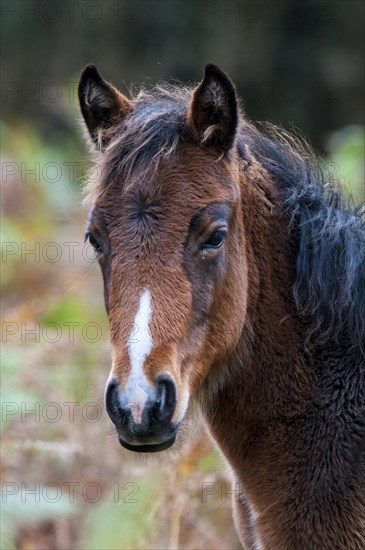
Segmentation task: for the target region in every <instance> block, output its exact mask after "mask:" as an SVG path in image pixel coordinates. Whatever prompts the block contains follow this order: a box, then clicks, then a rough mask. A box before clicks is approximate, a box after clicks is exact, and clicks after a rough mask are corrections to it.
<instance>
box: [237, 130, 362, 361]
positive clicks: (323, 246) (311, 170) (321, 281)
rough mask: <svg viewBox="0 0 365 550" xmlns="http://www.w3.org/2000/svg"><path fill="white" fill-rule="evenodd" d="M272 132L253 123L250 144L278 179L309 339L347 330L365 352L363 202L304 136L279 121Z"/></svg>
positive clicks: (296, 292) (247, 138)
mask: <svg viewBox="0 0 365 550" xmlns="http://www.w3.org/2000/svg"><path fill="white" fill-rule="evenodd" d="M268 131H269V137H266V136H264V135H262V134H261V133H259V132H258V131H257V130H256V129H255V128H252V127H251V126H250V127H249V128H248V131H247V132H245V133H243V134H242V135H241V136H240V138H239V142H238V146H239V147H240V146H241V147H242V141H243V142H244V143H245V144H246V145H247V144H248V145H249V146H250V148H251V150H252V152H253V153H254V156H255V157H256V159H257V160H258V161H259V162H260V163H261V164H262V165H263V166H264V168H265V169H266V170H267V171H268V172H269V173H270V174H271V175H272V177H273V179H274V181H275V182H276V184H277V186H278V189H279V195H280V197H281V200H282V207H283V208H285V209H286V210H287V211H289V213H290V217H291V230H292V233H293V234H294V235H295V237H296V238H297V240H298V243H299V249H298V255H297V261H296V280H295V283H294V286H293V296H294V300H295V303H296V305H297V308H298V310H299V311H300V312H301V313H302V314H304V315H305V316H306V317H307V318H308V322H309V332H308V339H309V340H312V341H316V342H318V343H319V344H324V343H326V342H329V341H330V340H332V341H333V340H334V341H338V340H340V339H341V338H346V341H350V343H351V344H352V345H353V346H359V347H360V349H361V350H362V351H363V352H365V322H364V319H365V216H364V213H365V210H364V205H357V206H356V205H355V204H352V202H351V200H348V201H346V200H345V198H344V194H343V190H342V189H341V188H340V186H339V184H338V182H336V181H333V176H331V173H330V171H329V170H328V169H327V168H326V166H325V165H323V166H322V165H321V164H320V163H319V161H318V160H317V159H316V158H315V157H314V155H313V152H312V151H311V150H310V148H309V146H308V145H307V144H306V143H305V142H303V141H302V140H300V141H299V140H298V139H296V138H294V137H293V136H290V135H288V134H286V133H285V132H284V131H282V130H278V129H277V128H272V127H269V128H268Z"/></svg>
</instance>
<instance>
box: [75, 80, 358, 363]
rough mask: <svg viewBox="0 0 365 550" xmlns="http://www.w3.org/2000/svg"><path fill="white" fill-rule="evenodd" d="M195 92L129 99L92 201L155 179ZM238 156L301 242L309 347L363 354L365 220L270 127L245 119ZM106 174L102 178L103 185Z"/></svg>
mask: <svg viewBox="0 0 365 550" xmlns="http://www.w3.org/2000/svg"><path fill="white" fill-rule="evenodd" d="M191 94H192V88H188V87H179V86H176V85H164V86H158V87H156V88H154V89H153V90H152V91H150V92H146V91H145V90H142V91H140V92H139V93H138V94H137V95H135V97H134V98H132V101H133V105H134V109H133V111H132V112H131V113H130V114H129V115H128V116H127V117H126V118H125V119H124V120H123V121H122V122H121V123H120V124H119V125H117V126H116V127H115V130H114V134H113V138H112V140H111V143H110V145H109V146H108V148H107V149H106V150H105V152H104V153H103V154H102V155H101V157H100V159H99V164H97V166H98V170H97V171H98V174H97V178H96V177H95V178H94V177H91V178H90V180H89V183H88V184H87V187H86V193H87V196H88V198H89V200H94V199H95V197H96V196H97V194H98V193H99V189H100V186H101V185H103V186H104V185H106V184H107V182H110V181H113V180H115V178H116V177H117V176H122V177H123V180H124V181H125V182H126V185H127V186H129V185H133V180H135V181H138V180H139V181H141V179H144V178H146V177H150V176H151V173H153V172H154V171H155V170H157V168H158V164H159V162H160V160H161V159H163V158H168V157H172V156H173V155H174V153H176V151H177V148H178V146H179V144H180V143H181V142H182V141H183V140H184V128H185V121H186V116H187V110H188V105H189V101H190V98H191ZM236 143H237V150H238V154H239V155H241V156H244V155H245V150H246V149H245V147H246V146H248V147H249V150H250V152H251V153H252V154H253V155H254V157H255V158H256V159H257V160H258V161H259V162H260V164H262V166H263V167H264V168H265V169H266V170H267V172H268V173H269V174H270V175H271V177H272V178H273V180H274V182H275V183H276V185H277V188H278V191H279V196H280V198H281V206H282V207H283V208H285V209H286V210H287V211H288V212H289V213H290V217H291V232H292V234H293V237H295V238H296V239H297V241H298V247H299V248H298V254H297V261H296V280H295V283H294V286H293V297H294V301H295V303H296V306H297V308H298V311H299V312H300V313H301V314H303V315H305V317H306V318H307V319H308V325H309V328H308V335H309V339H310V340H311V341H315V342H317V343H319V344H324V343H326V342H329V341H338V340H340V339H342V338H343V337H345V338H346V340H347V341H350V343H351V344H352V345H354V346H357V347H359V348H360V349H361V350H362V352H363V353H365V321H364V320H365V219H364V208H363V206H361V205H359V206H355V205H350V204H349V203H348V202H346V201H345V199H344V196H343V192H342V191H341V189H340V188H339V187H337V185H336V184H335V182H333V181H332V178H331V177H330V176H329V173H327V172H326V169H325V168H323V166H322V165H321V164H320V163H319V162H318V161H317V160H316V159H315V157H314V155H313V153H312V151H311V150H310V148H309V146H308V145H307V144H306V143H305V141H303V140H302V139H298V138H296V137H293V136H291V135H289V134H287V133H285V132H284V131H282V130H280V129H277V128H274V127H270V126H266V125H265V129H264V133H261V132H259V131H258V130H257V128H256V127H254V126H253V125H251V124H249V123H247V122H246V121H245V120H244V118H243V117H242V119H241V123H240V126H239V130H238V136H237V141H236ZM100 168H101V178H100Z"/></svg>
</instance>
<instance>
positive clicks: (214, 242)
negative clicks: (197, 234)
mask: <svg viewBox="0 0 365 550" xmlns="http://www.w3.org/2000/svg"><path fill="white" fill-rule="evenodd" d="M225 236H226V230H225V229H217V230H216V231H214V233H212V234H211V235H210V237H209V238H208V239H207V240H206V241H205V242H204V243H203V245H202V248H203V250H207V249H217V248H220V247H221V246H222V244H223V242H224V238H225Z"/></svg>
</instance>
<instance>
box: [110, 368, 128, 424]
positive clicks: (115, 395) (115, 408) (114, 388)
mask: <svg viewBox="0 0 365 550" xmlns="http://www.w3.org/2000/svg"><path fill="white" fill-rule="evenodd" d="M119 395H120V394H119V386H118V382H117V381H116V380H115V379H114V378H112V379H111V380H110V381H109V382H108V385H107V387H106V391H105V407H106V410H107V413H108V414H109V416H110V418H111V420H112V421H113V422H114V423H116V422H120V421H121V420H123V416H124V415H123V413H125V411H123V409H122V407H121V405H120V397H119Z"/></svg>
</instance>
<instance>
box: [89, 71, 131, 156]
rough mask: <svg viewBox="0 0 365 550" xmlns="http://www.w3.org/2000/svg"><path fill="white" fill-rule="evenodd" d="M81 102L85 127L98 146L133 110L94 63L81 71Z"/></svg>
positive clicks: (105, 141) (102, 143)
mask: <svg viewBox="0 0 365 550" xmlns="http://www.w3.org/2000/svg"><path fill="white" fill-rule="evenodd" d="M79 102H80V109H81V113H82V116H83V118H84V121H85V124H86V128H87V129H88V131H89V134H90V137H91V139H92V141H93V142H94V144H95V146H96V148H97V149H99V150H102V149H103V148H104V147H105V146H106V145H107V144H108V142H109V141H110V135H111V130H112V128H113V126H115V125H116V124H117V123H118V122H120V121H121V120H122V119H123V118H124V117H125V116H126V115H127V114H128V113H129V112H130V111H131V110H132V104H131V102H130V101H129V99H128V98H126V97H125V96H124V95H123V94H122V93H121V92H119V91H118V90H117V89H116V88H114V86H112V85H111V84H109V82H106V81H105V80H104V79H103V78H102V77H101V76H100V74H99V72H98V70H97V68H96V67H95V65H86V67H85V69H84V70H83V71H82V73H81V77H80V82H79Z"/></svg>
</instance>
